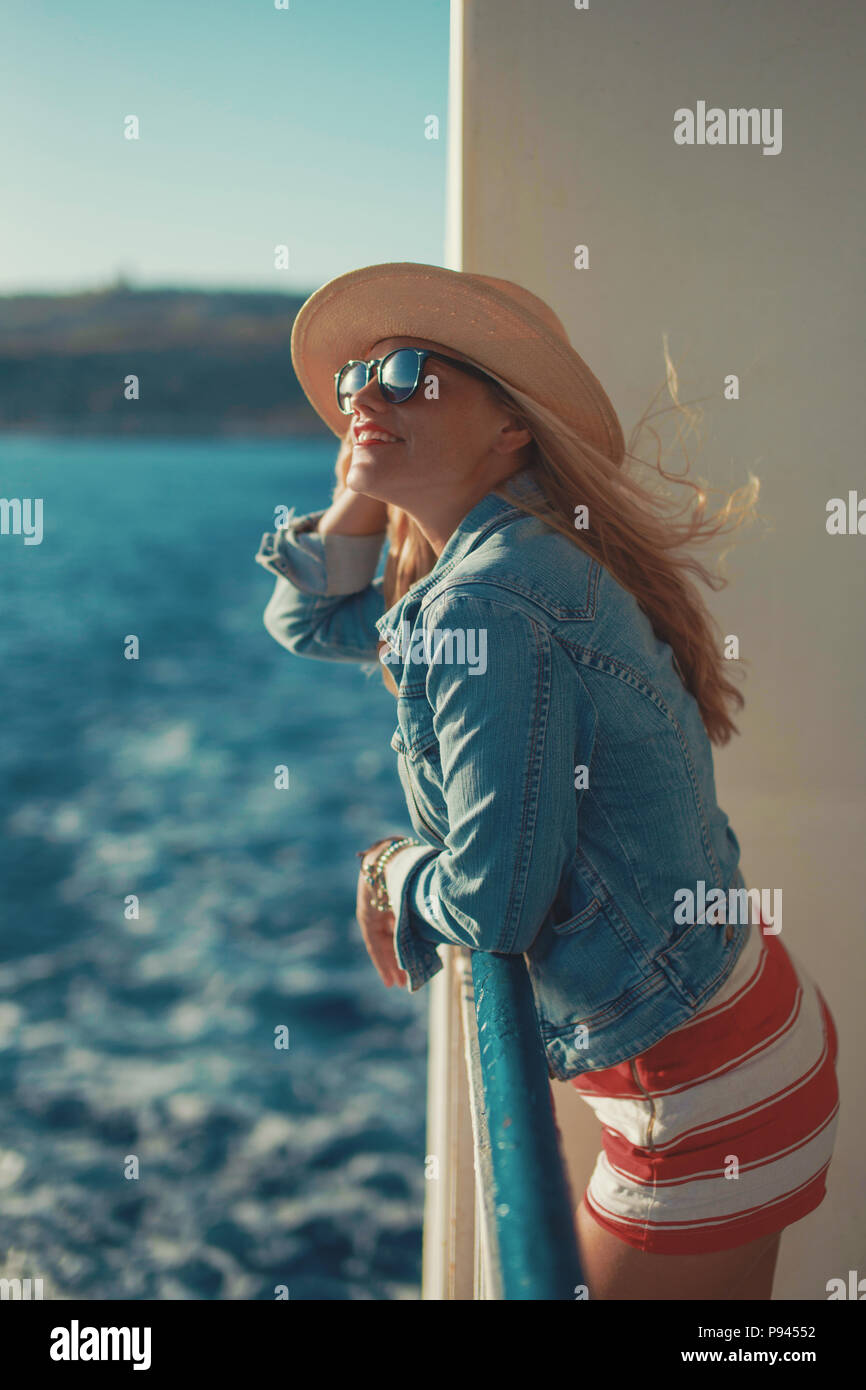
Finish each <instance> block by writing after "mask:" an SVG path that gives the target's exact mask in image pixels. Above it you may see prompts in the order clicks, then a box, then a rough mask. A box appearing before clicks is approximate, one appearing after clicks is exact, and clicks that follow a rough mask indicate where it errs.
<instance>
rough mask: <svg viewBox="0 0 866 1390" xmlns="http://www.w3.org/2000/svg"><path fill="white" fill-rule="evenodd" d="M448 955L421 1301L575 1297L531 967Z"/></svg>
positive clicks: (432, 1078)
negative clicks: (531, 979)
mask: <svg viewBox="0 0 866 1390" xmlns="http://www.w3.org/2000/svg"><path fill="white" fill-rule="evenodd" d="M440 950H441V954H442V959H443V964H444V966H445V968H444V969H443V971H442V972H441V974H439V975H437V976H436V977H435V978H434V980H432V981H431V985H430V988H431V991H432V994H431V1008H430V1044H429V1057H430V1061H429V1070H428V1135H429V1140H428V1148H429V1150H430V1153H429V1155H428V1162H433V1164H434V1166H433V1169H432V1170H431V1173H428V1176H430V1177H431V1181H430V1183H428V1188H427V1201H426V1203H425V1213H424V1280H423V1288H422V1296H423V1297H424V1298H425V1299H466V1298H482V1299H491V1298H492V1299H507V1300H510V1299H543V1300H563V1299H569V1300H571V1299H574V1298H575V1297H576V1296H577V1292H576V1291H577V1289H578V1287H579V1286H581V1285H582V1283H583V1280H582V1274H581V1269H580V1260H579V1256H578V1250H577V1237H576V1232H575V1224H574V1206H573V1200H572V1194H571V1191H570V1188H569V1183H568V1178H567V1174H566V1170H565V1165H564V1162H563V1157H562V1153H561V1151H560V1144H559V1137H558V1133H557V1125H556V1119H555V1113H554V1108H553V1100H552V1096H551V1090H550V1080H549V1077H548V1072H547V1062H546V1058H545V1053H544V1048H543V1045H542V1040H541V1035H540V1032H539V1028H538V1020H537V1017H536V1013H535V1005H534V1001H533V997H532V987H531V985H530V981H529V976H528V974H527V971H526V964H525V962H524V959H523V957H522V956H501V955H491V954H490V953H488V952H482V951H472V952H470V951H464V950H461V949H459V948H457V947H443V948H440ZM461 1035H462V1037H461ZM433 1174H435V1177H434V1176H433Z"/></svg>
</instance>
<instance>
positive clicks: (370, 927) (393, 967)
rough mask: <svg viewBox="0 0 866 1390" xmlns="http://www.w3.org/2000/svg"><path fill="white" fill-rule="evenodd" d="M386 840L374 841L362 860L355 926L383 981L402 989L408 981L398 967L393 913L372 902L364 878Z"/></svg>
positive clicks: (386, 842)
mask: <svg viewBox="0 0 866 1390" xmlns="http://www.w3.org/2000/svg"><path fill="white" fill-rule="evenodd" d="M388 843H389V840H380V841H379V842H378V843H377V844H375V845H371V846H370V848H369V849H368V850H367V852H366V854H365V855H364V857H363V859H362V860H361V871H360V873H359V874H358V894H357V902H356V906H355V916H356V917H357V919H358V926H359V927H360V928H361V935H362V936H363V938H364V945H365V946H366V947H367V954H368V956H369V957H370V959H371V961H372V962H373V964H374V965H375V967H376V969H377V970H378V972H379V976H380V978H381V980H382V983H383V984H384V985H385V986H386V987H387V988H388V989H390V988H391V986H392V985H395V984H396V985H399V986H400V988H401V989H402V988H405V986H406V985H407V984H408V978H407V975H406V972H405V970H401V969H400V967H399V965H398V963H397V948H396V946H395V945H394V927H395V925H396V924H395V921H394V914H393V912H390V911H387V912H380V911H379V909H378V908H377V907H376V906H375V905H374V902H373V896H372V892H371V890H370V887H369V885H368V884H367V882H366V880H365V878H364V869H365V868H366V866H367V865H368V864H369V863H371V861H372V860H373V859H375V857H376V855H377V854H378V853H379V852H380V850H381V849H382V847H383V845H386V844H388Z"/></svg>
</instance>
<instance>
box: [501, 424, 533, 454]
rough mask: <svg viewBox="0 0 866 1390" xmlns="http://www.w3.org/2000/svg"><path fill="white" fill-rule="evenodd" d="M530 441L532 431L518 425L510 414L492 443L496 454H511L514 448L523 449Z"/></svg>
mask: <svg viewBox="0 0 866 1390" xmlns="http://www.w3.org/2000/svg"><path fill="white" fill-rule="evenodd" d="M531 443H532V431H531V430H528V429H526V428H524V426H522V425H519V424H518V423H517V421H516V420H515V419H514V417H513V416H512V417H511V418H510V419H508V420H506V422H505V424H504V425H503V426H502V428H501V429H500V431H499V433H498V435H497V436H496V439H495V440H494V443H493V451H494V453H497V454H513V453H514V451H515V450H516V449H524V448H525V447H526V445H527V444H531Z"/></svg>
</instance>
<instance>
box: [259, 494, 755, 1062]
mask: <svg viewBox="0 0 866 1390" xmlns="http://www.w3.org/2000/svg"><path fill="white" fill-rule="evenodd" d="M505 486H506V488H508V489H512V490H517V491H522V490H524V489H525V490H526V492H527V494H530V495H531V494H535V495H536V496H539V495H540V494H539V491H538V485H537V483H536V482H535V480H534V478H533V476H532V474H531V471H530V470H528V469H523V470H521V471H520V472H519V473H517V474H515V475H513V476H512V478H510V479H509V480H508V482H507V484H506V485H505ZM321 515H322V513H321V512H315V513H310V514H308V515H306V516H300V517H298V516H295V515H294V513H291V514H290V517H289V520H288V523H287V525H286V526H284V527H281V528H280V529H279V530H278V531H277V532H276V533H266V534H265V535H264V536H263V538H262V543H261V546H260V549H259V553H258V554H257V556H256V560H257V561H258V562H259V563H260V564H262V565H264V566H265V567H266V568H267V569H268V570H270V571H271V572H272V573H274V574H275V575H276V576H277V582H276V586H275V589H274V592H273V595H272V597H271V599H270V602H269V603H268V605H267V608H266V609H265V626H266V628H267V630H268V631H269V632H270V633H271V635H272V636H273V637H274V638H275V639H276V640H277V641H278V642H280V643H281V644H282V645H283V646H285V647H286V648H288V650H289V651H291V652H296V653H299V654H301V655H304V656H311V657H320V658H325V659H329V660H350V661H362V662H363V661H369V662H376V661H378V660H380V659H383V660H386V661H387V662H388V664H389V668H390V670H391V672H392V674H393V676H394V679H395V681H396V683H397V686H398V689H399V694H398V698H397V727H396V729H395V730H394V734H393V736H392V739H391V747H392V748H393V749H394V751H395V752H396V754H397V758H398V772H399V776H400V780H401V783H402V786H403V790H404V792H405V795H406V801H407V807H408V812H409V817H410V819H411V822H412V826H413V828H414V832H415V836H416V837H417V838H418V839H420V840H421V841H422V844H421V846H419V847H414V848H408V849H404V850H402V851H400V852H398V853H396V854H394V855H393V856H392V858H391V860H390V862H389V863H388V865H387V866H386V869H385V874H386V880H387V884H388V890H389V897H390V901H391V904H392V907H393V909H394V914H395V921H396V929H395V939H396V950H397V958H398V961H399V964H400V966H401V968H402V969H403V970H405V971H406V972H407V974H408V977H409V988H410V990H411V991H415V990H418V989H420V988H421V986H422V985H424V984H425V982H426V981H427V980H429V979H430V977H431V976H432V975H434V974H435V973H436V972H437V971H438V970H440V969H441V968H442V963H441V961H440V959H439V956H438V954H437V949H436V948H437V946H438V945H439V944H441V943H443V942H451V943H454V944H458V945H462V946H465V947H468V948H470V949H474V950H481V951H494V952H502V953H517V952H519V953H521V954H522V955H524V957H525V960H526V964H527V967H528V971H529V975H530V979H531V983H532V989H533V994H534V998H535V1005H536V1011H537V1015H538V1022H539V1027H540V1030H541V1036H542V1039H543V1042H544V1046H545V1050H546V1055H547V1064H548V1071H549V1073H550V1075H551V1076H552V1077H556V1078H559V1079H560V1080H567V1079H569V1078H571V1077H574V1076H577V1075H578V1074H580V1073H581V1072H584V1071H592V1070H597V1069H599V1068H604V1067H609V1066H613V1065H615V1064H616V1063H618V1062H620V1061H624V1060H626V1059H629V1058H634V1057H636V1056H637V1055H639V1054H640V1053H641V1052H643V1051H644V1050H645V1049H646V1048H648V1047H650V1046H651V1045H652V1044H653V1043H655V1042H657V1041H658V1040H659V1039H660V1038H662V1037H664V1036H665V1034H667V1033H669V1032H671V1031H672V1030H673V1029H675V1028H677V1027H679V1026H680V1025H681V1024H683V1023H685V1022H687V1021H688V1020H689V1019H690V1018H691V1017H692V1016H693V1015H694V1014H695V1013H696V1012H697V1011H698V1009H700V1008H701V1007H702V1006H703V1005H704V1004H705V1003H706V1002H707V1001H708V1000H709V999H710V998H711V996H712V995H713V994H714V993H715V992H716V991H717V990H718V989H719V988H720V987H721V985H722V984H723V982H724V981H725V979H726V978H727V976H728V975H729V973H730V971H731V970H732V968H733V966H734V964H735V962H736V960H737V957H738V955H739V953H740V949H741V947H742V946H743V944H744V942H745V939H746V935H747V933H748V931H749V928H750V922H749V913H748V911H745V912H744V911H742V909H741V910H740V912H739V913H738V912H737V911H736V910H733V911H730V912H729V911H727V909H726V908H725V907H723V908H721V909H717V910H716V911H715V912H714V913H702V912H701V911H700V910H699V909H700V905H701V904H704V905H705V903H706V898H707V897H708V896H709V895H710V894H711V893H712V892H713V890H720V891H716V895H715V899H711V902H712V901H715V902H720V901H721V899H722V895H725V899H726V902H727V901H730V900H731V899H730V890H732V889H733V890H740V894H739V896H740V899H741V901H742V898H743V897H744V896H745V885H744V881H743V876H742V873H741V871H740V868H739V858H740V847H739V844H738V842H737V839H736V836H735V835H734V833H733V831H732V829H731V828H730V825H729V823H728V818H727V816H726V815H725V814H724V812H723V811H721V810H720V808H719V806H718V803H717V801H716V791H715V781H714V774H713V759H712V750H711V745H710V742H709V740H708V738H707V734H706V731H705V729H704V726H703V723H702V721H701V718H700V713H699V710H698V706H697V703H696V701H695V699H694V698H693V696H691V695H690V694H689V693H688V692H687V690H686V689H685V687H684V685H683V683H682V681H681V680H680V678H679V676H678V674H677V672H676V669H675V666H674V662H673V653H672V651H671V648H670V646H669V645H668V644H667V643H665V642H662V641H659V640H658V638H657V637H656V636H655V634H654V633H653V630H652V627H651V625H650V622H649V620H648V619H647V617H646V616H645V615H644V614H643V613H642V611H641V610H640V608H639V607H638V604H637V602H636V600H635V599H634V598H633V597H632V595H630V594H629V593H628V592H627V591H626V590H625V589H624V588H623V587H622V586H621V585H620V584H619V583H618V582H617V581H616V580H615V579H614V578H613V577H612V575H611V574H610V573H609V571H607V570H606V569H605V568H604V567H603V566H602V565H600V564H599V563H598V562H597V561H596V560H594V559H593V558H592V557H591V556H590V555H588V554H587V553H586V552H585V551H584V550H583V549H581V548H580V547H579V546H578V545H576V544H575V543H574V542H572V541H570V540H568V539H567V538H566V537H565V536H563V535H561V534H559V533H558V532H556V531H554V530H553V529H552V528H551V527H549V526H546V525H545V524H544V523H543V522H542V521H540V520H538V519H537V518H535V517H532V516H529V515H528V514H527V513H526V512H524V511H522V510H521V509H520V508H519V507H518V506H516V505H514V503H513V501H509V500H507V499H506V498H504V497H503V496H502V495H500V493H496V492H490V493H488V494H487V496H485V497H484V498H482V499H481V501H479V502H478V503H477V504H476V505H475V506H474V507H472V508H471V509H470V511H469V512H468V513H467V514H466V515H465V516H464V518H463V519H462V521H461V522H460V523H459V525H458V526H457V528H456V530H455V531H454V532H453V533H452V535H451V536H450V538H449V539H448V541H447V543H446V545H445V547H444V548H443V550H442V552H441V554H440V555H439V557H438V560H437V562H436V564H435V565H434V567H433V569H432V570H431V572H430V573H429V574H428V575H426V576H425V577H423V578H422V579H420V580H418V582H417V583H415V584H413V585H412V587H411V588H410V589H409V590H408V592H407V593H406V594H404V596H403V597H402V598H401V599H400V600H399V601H398V602H397V603H395V604H394V605H393V606H392V607H391V608H390V609H389V610H388V611H387V612H385V611H384V598H383V592H382V580H381V578H378V579H377V578H375V577H374V576H375V574H376V570H377V567H378V561H379V557H380V552H381V549H382V545H383V542H384V539H385V535H384V532H383V533H382V534H381V535H378V536H372V537H370V536H367V537H348V536H338V535H333V534H328V535H325V536H322V535H320V534H319V533H318V531H316V530H315V529H314V528H315V526H316V524H317V522H318V519H319V517H320V516H321ZM382 639H385V641H386V642H387V643H388V646H387V648H386V649H385V650H384V652H383V655H382V657H381V658H380V657H379V656H378V654H377V643H378V642H379V641H380V640H382ZM684 890H689V891H690V892H691V893H693V894H694V895H695V897H694V899H693V901H694V902H696V903H697V904H698V907H697V909H695V910H693V911H691V912H690V913H689V912H688V910H684V909H683V908H682V904H683V902H684V901H687V899H686V898H685V896H684ZM702 893H703V897H702V896H701V894H702ZM675 895H679V896H675ZM733 896H734V897H737V893H736V892H735V893H734V895H733ZM678 904H679V905H680V906H679V907H678ZM684 918H685V920H684ZM702 918H703V920H702Z"/></svg>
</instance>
